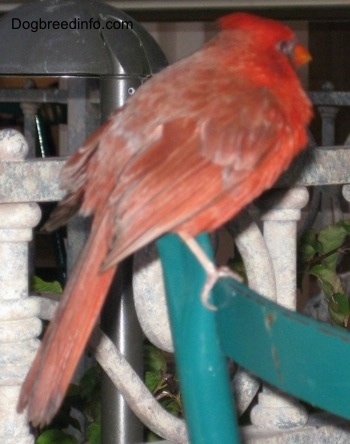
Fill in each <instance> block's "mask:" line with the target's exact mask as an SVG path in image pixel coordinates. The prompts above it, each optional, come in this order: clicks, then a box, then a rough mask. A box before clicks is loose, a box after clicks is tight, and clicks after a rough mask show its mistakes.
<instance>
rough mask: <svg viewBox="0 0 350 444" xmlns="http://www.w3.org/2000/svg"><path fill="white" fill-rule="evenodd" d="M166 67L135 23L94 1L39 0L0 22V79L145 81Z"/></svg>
mask: <svg viewBox="0 0 350 444" xmlns="http://www.w3.org/2000/svg"><path fill="white" fill-rule="evenodd" d="M166 64H167V62H166V58H165V56H164V54H163V53H162V51H161V50H160V48H159V46H158V45H157V43H156V42H155V41H154V40H153V38H152V37H151V36H150V35H149V33H148V32H147V31H146V30H145V29H144V28H143V27H142V26H141V25H140V24H139V23H137V22H136V21H135V20H134V19H132V18H131V17H130V16H129V15H127V14H126V13H124V12H123V11H120V10H118V9H115V8H113V7H111V6H109V5H107V4H106V3H103V2H100V1H98V0H37V1H33V2H29V3H25V4H23V5H22V6H20V7H19V8H17V9H14V10H13V11H11V12H10V13H8V14H6V15H5V16H4V17H3V18H2V19H1V20H0V75H5V74H6V75H38V76H42V75H50V76H55V75H57V76H62V75H83V76H104V75H107V76H108V75H114V76H116V75H117V76H121V77H124V76H127V77H130V76H137V77H148V76H150V75H152V74H154V73H156V72H158V71H160V70H161V69H162V68H164V67H165V66H166Z"/></svg>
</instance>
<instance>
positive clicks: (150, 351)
mask: <svg viewBox="0 0 350 444" xmlns="http://www.w3.org/2000/svg"><path fill="white" fill-rule="evenodd" d="M144 361H145V362H144V365H145V370H146V372H147V371H151V372H152V371H161V372H163V373H165V372H166V368H167V363H166V360H165V356H164V354H163V352H162V351H161V350H159V349H158V348H157V347H155V346H154V345H152V344H146V345H145V346H144Z"/></svg>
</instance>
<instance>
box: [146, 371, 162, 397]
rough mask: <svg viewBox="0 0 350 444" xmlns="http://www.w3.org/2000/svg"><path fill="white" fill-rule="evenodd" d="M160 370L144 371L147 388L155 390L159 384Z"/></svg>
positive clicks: (160, 378) (151, 390)
mask: <svg viewBox="0 0 350 444" xmlns="http://www.w3.org/2000/svg"><path fill="white" fill-rule="evenodd" d="M162 374H163V373H162V372H160V371H154V372H146V373H145V384H146V387H147V388H148V390H149V391H150V392H152V393H154V391H155V390H157V389H159V384H160V382H161V380H162Z"/></svg>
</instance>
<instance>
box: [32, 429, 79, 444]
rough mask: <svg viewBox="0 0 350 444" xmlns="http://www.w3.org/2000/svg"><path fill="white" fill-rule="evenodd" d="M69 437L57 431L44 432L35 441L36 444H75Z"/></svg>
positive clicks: (72, 438) (71, 437)
mask: <svg viewBox="0 0 350 444" xmlns="http://www.w3.org/2000/svg"><path fill="white" fill-rule="evenodd" d="M77 443H78V441H77V440H76V439H75V438H74V437H73V436H71V435H68V434H67V433H64V432H62V431H61V430H57V429H50V430H45V431H44V432H43V433H42V434H41V435H40V436H39V437H38V439H37V440H36V444H77Z"/></svg>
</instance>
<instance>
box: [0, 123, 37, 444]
mask: <svg viewBox="0 0 350 444" xmlns="http://www.w3.org/2000/svg"><path fill="white" fill-rule="evenodd" d="M26 153H27V144H26V141H25V139H24V137H23V136H22V135H21V134H20V133H18V132H17V131H14V130H4V131H0V161H1V162H3V161H19V162H20V161H22V160H24V157H25V155H26ZM0 168H1V163H0ZM9 181H11V178H9ZM13 186H14V187H18V186H20V184H18V183H13ZM39 220H40V208H39V206H38V205H37V204H36V203H3V204H0V441H1V443H3V444H19V443H20V444H27V443H28V444H29V443H33V442H34V438H33V436H32V435H31V433H30V429H29V426H28V423H27V421H26V416H25V414H22V415H19V414H18V413H17V412H16V405H17V400H18V395H19V391H20V388H21V384H22V382H23V379H24V377H25V375H26V373H27V372H28V369H29V366H30V364H31V362H32V360H33V357H34V354H35V352H36V350H37V347H38V345H39V341H38V340H37V339H36V338H37V336H38V335H39V334H40V331H41V322H40V320H39V319H38V317H37V315H38V313H39V303H38V301H37V300H36V299H35V298H28V279H29V276H28V243H29V241H30V240H31V239H32V228H33V227H34V226H35V225H36V224H37V223H38V222H39Z"/></svg>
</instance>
